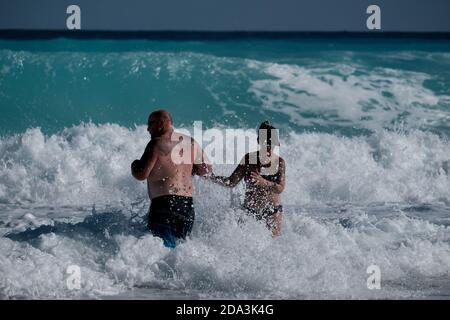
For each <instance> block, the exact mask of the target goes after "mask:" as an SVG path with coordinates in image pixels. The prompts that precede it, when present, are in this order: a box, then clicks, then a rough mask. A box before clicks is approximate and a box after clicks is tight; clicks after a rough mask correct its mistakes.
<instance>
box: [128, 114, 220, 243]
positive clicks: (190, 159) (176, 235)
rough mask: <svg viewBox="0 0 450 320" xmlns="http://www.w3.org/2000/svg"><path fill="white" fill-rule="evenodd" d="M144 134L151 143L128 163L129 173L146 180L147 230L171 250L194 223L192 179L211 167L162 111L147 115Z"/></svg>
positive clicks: (198, 149) (184, 236)
mask: <svg viewBox="0 0 450 320" xmlns="http://www.w3.org/2000/svg"><path fill="white" fill-rule="evenodd" d="M147 131H148V132H149V133H150V135H151V140H150V142H149V143H148V144H147V147H146V148H145V151H144V153H143V155H142V157H141V159H139V160H135V161H133V163H132V164H131V173H132V175H133V177H135V178H136V179H137V180H147V189H148V195H149V197H150V199H151V205H150V212H149V218H148V227H149V229H150V231H151V232H152V233H153V234H154V235H155V236H158V237H160V238H162V239H163V240H164V245H165V246H167V247H171V248H173V247H175V246H176V243H177V241H178V240H179V239H185V238H186V236H187V235H189V234H190V232H191V230H192V227H193V224H194V218H195V211H194V205H193V200H192V194H193V186H192V176H193V174H197V175H200V176H203V175H207V174H209V173H210V172H211V171H212V168H211V165H210V164H207V163H206V158H205V156H204V153H203V150H202V149H201V148H200V146H199V145H198V143H197V142H196V141H195V140H194V139H193V138H191V137H189V136H187V135H184V134H181V133H177V132H175V131H174V128H173V122H172V117H171V115H170V113H169V112H167V111H166V110H157V111H154V112H152V113H151V114H150V116H149V117H148V127H147Z"/></svg>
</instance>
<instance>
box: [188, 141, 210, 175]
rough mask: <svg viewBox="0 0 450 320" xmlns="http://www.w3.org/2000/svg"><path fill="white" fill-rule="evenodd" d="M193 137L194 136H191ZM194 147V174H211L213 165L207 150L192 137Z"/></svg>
mask: <svg viewBox="0 0 450 320" xmlns="http://www.w3.org/2000/svg"><path fill="white" fill-rule="evenodd" d="M191 139H192V138H191ZM192 145H193V146H192V147H193V149H194V152H193V165H192V174H193V175H194V174H196V175H198V176H209V175H211V174H212V166H211V164H210V163H209V161H208V158H207V157H206V155H205V152H204V151H203V149H202V148H201V147H200V145H199V144H198V143H197V141H195V140H194V139H192Z"/></svg>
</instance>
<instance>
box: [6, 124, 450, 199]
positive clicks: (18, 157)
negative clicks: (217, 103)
mask: <svg viewBox="0 0 450 320" xmlns="http://www.w3.org/2000/svg"><path fill="white" fill-rule="evenodd" d="M216 130H223V126H222V127H218V128H216ZM282 133H283V132H282ZM205 136H206V135H205ZM283 136H284V139H283V141H282V143H283V144H282V147H281V148H280V154H281V155H282V156H283V157H284V158H285V160H286V163H287V178H286V179H287V187H286V191H285V192H284V193H283V200H284V202H286V203H288V204H304V203H310V202H321V203H328V202H335V201H351V202H363V203H370V202H380V201H388V202H418V203H422V202H433V203H434V202H446V203H448V201H449V200H450V199H449V197H448V190H450V177H449V173H448V172H449V165H450V164H449V161H450V151H449V150H450V148H449V142H448V140H447V139H445V138H441V137H439V136H437V135H434V134H431V133H425V132H422V131H414V132H410V133H400V132H390V131H382V132H380V133H378V134H373V135H371V136H369V137H365V136H360V137H353V138H348V137H340V136H336V135H331V134H323V133H304V134H298V133H295V132H286V133H285V134H284V135H283ZM148 140H149V136H148V133H147V132H146V130H145V127H143V126H139V127H136V129H127V128H125V127H122V126H119V125H117V124H107V125H95V124H92V123H87V124H80V125H78V126H74V127H69V128H66V129H64V130H62V131H61V132H59V133H57V134H53V135H44V134H43V133H42V131H41V130H40V129H39V128H34V129H28V130H27V131H26V132H24V133H22V134H16V135H12V136H9V137H4V138H1V140H0V203H4V204H44V205H49V204H55V205H80V206H82V205H92V204H95V203H97V204H103V203H117V202H118V201H128V202H132V201H135V200H136V199H138V198H145V197H146V191H145V184H144V183H138V182H136V181H134V180H133V178H132V176H131V174H130V169H129V166H130V163H131V162H132V161H133V160H134V159H136V158H139V157H140V156H141V154H142V152H143V149H144V147H145V145H146V143H147V142H148ZM227 143H228V145H225V148H226V149H227V150H231V151H233V152H235V153H236V157H235V161H239V160H240V159H241V157H242V156H243V154H238V153H239V152H243V151H245V148H244V147H241V146H238V147H234V140H233V141H228V142H227ZM207 144H208V142H207V141H205V142H204V145H205V146H207ZM207 149H208V148H207ZM208 150H209V149H208ZM214 167H215V170H216V171H217V172H220V173H230V172H231V170H233V167H234V166H233V165H220V164H217V165H216V164H215V165H214ZM195 183H196V184H197V185H199V184H207V185H209V184H208V182H205V181H200V180H196V182H195ZM210 187H211V188H214V186H210Z"/></svg>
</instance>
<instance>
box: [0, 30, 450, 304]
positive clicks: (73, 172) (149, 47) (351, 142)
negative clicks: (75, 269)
mask: <svg viewBox="0 0 450 320" xmlns="http://www.w3.org/2000/svg"><path fill="white" fill-rule="evenodd" d="M449 107H450V42H449V41H448V40H445V39H430V40H426V39H424V38H421V39H419V38H417V39H416V38H411V37H409V38H364V37H357V38H351V37H343V36H339V37H317V38H314V37H298V38H289V39H274V38H267V39H265V38H258V39H256V38H255V39H252V38H236V39H233V38H228V39H226V40H220V41H219V40H213V39H209V40H208V41H202V40H201V39H196V40H183V41H174V40H170V39H165V40H162V39H159V40H125V39H122V40H93V39H91V40H75V39H62V38H61V39H53V40H22V41H13V40H0V112H1V117H0V298H6V299H11V298H37V299H41V298H100V299H103V298H136V299H162V298H163V299H165V298H167V299H171V298H193V299H202V298H232V299H234V298H238V299H247V298H269V299H310V298H317V299H327V298H332V299H336V298H337V299H341V298H351V299H368V298H369V299H370V298H376V299H379V298H394V299H396V298H430V297H439V298H448V297H449V296H450V289H449V288H450V282H449V279H450V274H449V272H450V271H449V270H450V269H449V266H450V195H449V190H450V175H449V171H450V142H449V134H450V131H449V121H450V109H449ZM155 108H166V109H168V110H169V111H171V112H172V114H173V118H174V122H175V126H176V128H177V129H191V127H192V125H193V122H194V121H199V120H200V121H203V127H204V128H205V129H214V130H215V131H216V132H217V131H220V130H224V129H227V128H233V129H253V128H256V127H257V126H258V124H259V123H260V122H261V121H262V120H263V119H270V120H271V121H272V122H273V123H274V124H275V125H276V126H277V127H279V128H280V133H281V147H280V154H281V155H282V156H283V158H284V159H285V160H286V164H287V169H286V189H285V191H284V192H283V193H282V195H281V197H282V203H283V206H284V211H285V212H284V218H283V219H284V220H283V225H282V235H281V236H280V237H278V238H276V239H273V238H272V237H271V236H270V233H269V232H268V231H267V229H266V228H265V226H264V225H263V224H261V223H259V222H257V221H254V220H252V219H249V220H247V221H246V223H244V224H238V223H237V220H238V219H239V217H240V216H241V215H242V214H243V212H242V210H241V209H240V208H239V201H241V200H242V194H243V187H242V185H239V186H238V187H237V188H236V189H235V190H233V191H230V190H225V189H223V188H221V187H219V186H217V185H212V184H211V183H209V182H208V181H205V180H201V179H199V178H195V179H194V185H195V189H196V191H195V197H194V203H195V209H196V222H195V225H194V229H193V234H192V236H191V238H189V239H188V240H187V241H186V242H184V243H182V244H180V245H179V246H177V248H175V249H173V250H169V249H168V248H166V247H164V246H163V244H162V241H161V240H160V239H158V238H155V237H153V236H152V235H151V234H149V233H148V231H147V230H146V229H145V225H146V217H147V212H148V206H149V200H148V195H147V190H146V185H145V184H144V183H142V182H137V181H136V180H134V179H133V178H132V177H131V174H130V171H129V170H130V169H129V167H130V163H131V162H132V161H133V160H134V159H136V158H138V157H140V156H141V154H142V152H143V149H144V147H145V145H146V144H147V143H148V140H149V135H148V133H147V132H146V126H145V124H146V120H147V115H148V114H149V112H150V111H152V110H154V109H155ZM210 132H212V131H210ZM220 132H222V131H220ZM208 142H210V141H206V143H208ZM234 142H235V141H234V140H233V141H226V144H225V145H224V147H225V148H226V149H227V150H234V149H235V144H234ZM241 156H242V154H238V155H237V157H236V159H240V157H241ZM233 169H234V165H222V164H216V163H215V164H214V171H215V172H216V173H218V174H229V173H230V172H231V171H232V170H233ZM372 264H375V265H377V266H379V268H380V270H381V289H380V290H369V289H368V288H367V278H368V276H369V275H368V274H367V272H366V270H367V268H368V267H369V266H370V265H372ZM73 265H76V266H79V267H80V271H81V279H80V281H81V284H80V289H76V290H71V289H70V288H69V287H68V286H67V280H68V273H67V271H68V267H69V266H73Z"/></svg>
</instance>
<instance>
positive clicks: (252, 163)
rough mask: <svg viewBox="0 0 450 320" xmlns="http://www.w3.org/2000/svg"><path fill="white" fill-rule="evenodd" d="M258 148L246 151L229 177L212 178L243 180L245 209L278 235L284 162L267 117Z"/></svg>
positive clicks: (225, 182) (222, 181)
mask: <svg viewBox="0 0 450 320" xmlns="http://www.w3.org/2000/svg"><path fill="white" fill-rule="evenodd" d="M258 144H259V147H260V148H259V150H258V151H256V152H251V153H247V154H246V155H245V156H244V157H243V158H242V160H241V162H240V163H239V165H238V166H237V168H236V169H235V170H234V172H233V173H232V174H231V176H229V177H223V176H215V175H212V176H211V179H212V181H214V182H216V183H218V184H220V185H223V186H226V187H230V188H233V187H235V186H236V185H237V184H238V183H239V182H240V181H241V180H242V178H243V179H244V182H245V200H244V209H245V210H246V212H247V213H248V214H250V215H252V216H254V217H255V218H256V219H257V220H263V221H265V223H266V225H267V227H268V228H269V230H271V231H272V235H273V236H278V235H280V231H281V222H282V214H283V207H282V205H281V200H280V194H281V193H282V192H283V190H284V186H285V168H286V164H285V162H284V160H283V158H281V157H280V156H278V155H276V154H275V153H274V152H273V147H276V146H279V139H278V133H277V130H276V129H275V127H273V126H272V125H271V124H270V123H269V122H268V121H264V122H263V123H261V125H260V126H259V134H258Z"/></svg>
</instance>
